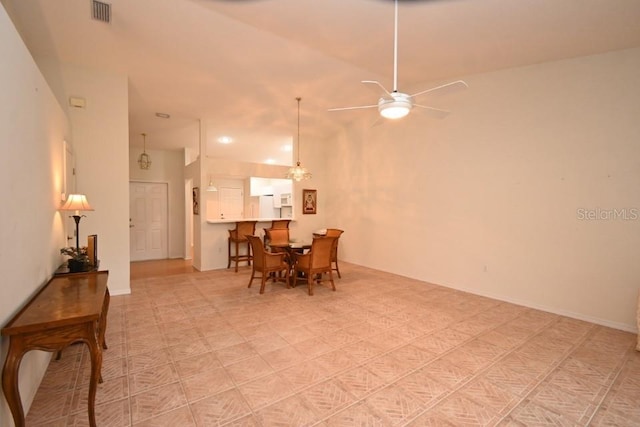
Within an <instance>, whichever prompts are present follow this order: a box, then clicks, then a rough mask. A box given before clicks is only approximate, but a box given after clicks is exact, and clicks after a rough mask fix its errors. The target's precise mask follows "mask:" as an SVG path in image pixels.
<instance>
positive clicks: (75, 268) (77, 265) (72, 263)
mask: <svg viewBox="0 0 640 427" xmlns="http://www.w3.org/2000/svg"><path fill="white" fill-rule="evenodd" d="M67 266H68V267H69V272H70V273H77V272H79V271H84V269H85V263H84V261H79V260H77V259H73V258H70V259H69V261H68V262H67Z"/></svg>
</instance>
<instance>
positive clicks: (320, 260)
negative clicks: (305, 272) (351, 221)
mask: <svg viewBox="0 0 640 427" xmlns="http://www.w3.org/2000/svg"><path fill="white" fill-rule="evenodd" d="M337 239H338V238H337V237H316V238H314V239H313V243H311V259H310V265H311V268H313V269H322V268H327V269H331V251H332V249H333V245H334V244H335V241H336V240H337Z"/></svg>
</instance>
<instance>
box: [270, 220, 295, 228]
mask: <svg viewBox="0 0 640 427" xmlns="http://www.w3.org/2000/svg"><path fill="white" fill-rule="evenodd" d="M290 222H291V220H290V219H274V220H273V221H271V228H272V229H273V228H289V223H290Z"/></svg>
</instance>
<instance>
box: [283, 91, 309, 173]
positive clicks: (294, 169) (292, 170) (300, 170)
mask: <svg viewBox="0 0 640 427" xmlns="http://www.w3.org/2000/svg"><path fill="white" fill-rule="evenodd" d="M301 100H302V98H300V97H297V98H296V101H298V162H297V163H296V166H295V167H292V168H289V172H288V173H287V178H288V179H294V180H296V181H302V180H303V179H309V178H311V173H310V172H309V171H307V168H304V167H302V166H300V101H301Z"/></svg>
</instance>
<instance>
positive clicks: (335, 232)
mask: <svg viewBox="0 0 640 427" xmlns="http://www.w3.org/2000/svg"><path fill="white" fill-rule="evenodd" d="M342 233H344V230H340V229H338V228H327V233H326V234H325V236H326V237H335V238H336V241H335V246H334V248H333V249H332V250H331V263H332V264H333V269H334V270H335V271H336V273H338V278H339V279H342V276H341V275H340V267H339V266H338V242H339V241H340V236H341V235H342Z"/></svg>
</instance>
